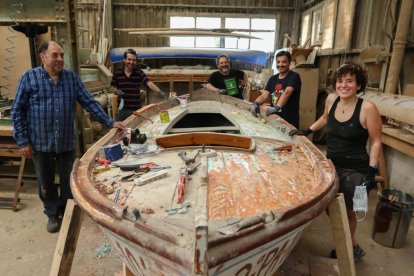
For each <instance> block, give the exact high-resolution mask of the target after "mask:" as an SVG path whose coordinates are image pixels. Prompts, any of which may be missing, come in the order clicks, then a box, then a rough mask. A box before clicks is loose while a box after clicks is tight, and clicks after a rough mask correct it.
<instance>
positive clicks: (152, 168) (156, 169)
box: [150, 166, 171, 171]
mask: <svg viewBox="0 0 414 276" xmlns="http://www.w3.org/2000/svg"><path fill="white" fill-rule="evenodd" d="M165 169H171V166H154V167H150V170H151V171H160V170H165Z"/></svg>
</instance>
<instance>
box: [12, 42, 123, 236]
mask: <svg viewBox="0 0 414 276" xmlns="http://www.w3.org/2000/svg"><path fill="white" fill-rule="evenodd" d="M39 52H40V59H41V60H42V66H39V67H36V68H33V69H30V70H28V71H27V72H25V73H24V74H23V76H22V77H21V78H20V80H19V83H18V86H17V92H16V97H15V99H14V102H13V106H12V109H11V116H12V119H13V137H14V139H15V140H16V142H17V145H18V146H19V148H20V151H21V153H22V155H23V156H24V157H26V158H32V159H33V163H34V166H35V170H36V177H37V182H38V184H39V196H40V199H41V200H42V202H43V206H44V213H45V214H46V215H47V216H48V218H49V220H48V223H47V231H48V232H50V233H53V232H57V231H59V227H60V226H59V220H58V219H59V216H61V215H63V213H64V210H65V206H66V202H67V200H68V199H70V198H73V196H72V192H71V189H70V181H69V177H70V173H71V171H72V166H73V162H74V161H75V154H76V150H75V147H76V130H75V127H74V123H75V122H74V120H75V113H76V103H77V102H79V103H80V105H81V106H82V107H83V108H85V109H86V110H87V111H88V112H89V113H91V115H92V116H93V117H95V118H96V119H97V120H99V121H101V122H102V123H104V124H105V125H106V126H107V127H114V128H119V129H123V128H125V125H124V124H123V123H122V122H115V121H114V120H112V118H111V117H109V116H108V115H107V114H106V113H105V112H104V110H103V109H102V108H101V106H100V105H99V103H98V102H97V101H95V99H94V98H93V96H92V95H91V94H90V93H89V91H88V90H86V88H85V87H84V86H83V84H82V82H81V80H80V78H79V77H78V76H76V75H75V73H73V72H72V71H70V70H68V69H66V68H63V63H64V62H63V56H64V55H63V49H62V47H61V46H60V45H59V44H57V43H56V42H54V41H50V42H45V43H43V44H41V45H40V47H39ZM55 167H57V168H58V170H59V179H60V181H59V182H60V195H59V191H58V189H57V188H56V185H55Z"/></svg>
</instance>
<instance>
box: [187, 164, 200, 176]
mask: <svg viewBox="0 0 414 276" xmlns="http://www.w3.org/2000/svg"><path fill="white" fill-rule="evenodd" d="M200 165H201V163H198V164H197V165H196V164H191V165H189V166H188V167H187V173H188V174H189V175H192V174H193V173H195V172H196V171H197V168H198V166H200Z"/></svg>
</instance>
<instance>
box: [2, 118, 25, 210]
mask: <svg viewBox="0 0 414 276" xmlns="http://www.w3.org/2000/svg"><path fill="white" fill-rule="evenodd" d="M12 133H13V127H12V126H0V165H1V166H18V167H19V170H18V174H17V179H16V180H15V182H14V184H15V186H16V187H15V190H14V196H12V197H0V207H1V208H11V209H12V210H13V211H14V212H15V211H17V204H18V203H19V202H20V198H19V194H20V189H21V187H22V185H23V182H22V179H23V172H24V167H25V164H26V158H25V157H23V156H22V155H21V153H20V150H19V148H18V147H17V144H16V142H15V141H14V139H13V136H12ZM8 183H10V178H6V175H4V172H3V170H2V172H1V173H0V184H8Z"/></svg>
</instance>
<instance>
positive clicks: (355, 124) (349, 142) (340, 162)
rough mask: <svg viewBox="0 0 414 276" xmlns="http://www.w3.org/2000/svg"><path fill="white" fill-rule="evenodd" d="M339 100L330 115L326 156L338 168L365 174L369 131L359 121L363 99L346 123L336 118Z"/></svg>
mask: <svg viewBox="0 0 414 276" xmlns="http://www.w3.org/2000/svg"><path fill="white" fill-rule="evenodd" d="M339 99H340V98H339V97H337V98H336V100H335V101H334V103H333V105H332V108H331V110H330V111H329V115H328V123H327V125H326V135H327V146H328V147H327V154H326V156H327V157H328V158H329V159H331V160H332V162H333V163H334V165H335V166H336V167H339V168H343V169H352V170H356V171H359V172H361V173H365V172H366V169H367V167H368V165H369V156H368V153H367V148H366V146H367V141H368V130H366V129H364V128H363V127H362V126H361V123H360V121H359V115H360V113H361V106H362V102H363V99H361V98H359V99H358V101H357V104H356V106H355V110H354V114H352V117H351V118H350V119H349V120H347V121H345V122H339V121H338V120H337V119H336V118H335V110H336V106H337V105H338V102H339Z"/></svg>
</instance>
